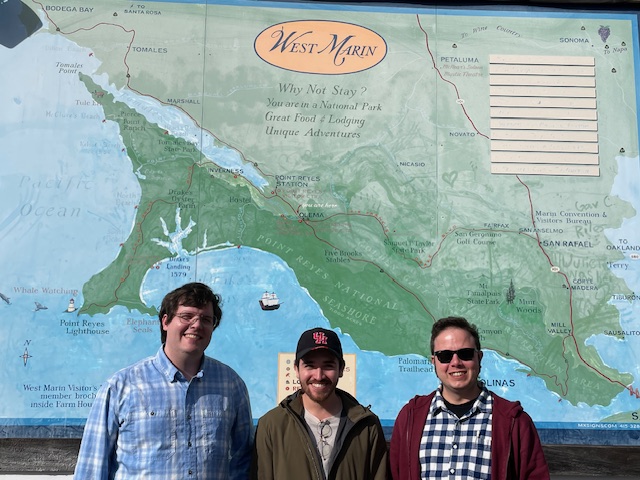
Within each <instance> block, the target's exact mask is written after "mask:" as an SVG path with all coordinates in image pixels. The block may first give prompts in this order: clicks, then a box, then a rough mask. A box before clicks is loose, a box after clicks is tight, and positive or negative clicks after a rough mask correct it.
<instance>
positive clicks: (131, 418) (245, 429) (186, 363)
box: [74, 283, 253, 480]
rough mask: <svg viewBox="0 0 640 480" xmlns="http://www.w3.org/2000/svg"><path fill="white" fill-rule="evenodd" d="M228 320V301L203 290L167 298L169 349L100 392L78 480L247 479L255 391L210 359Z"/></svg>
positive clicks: (163, 310)
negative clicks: (225, 318)
mask: <svg viewBox="0 0 640 480" xmlns="http://www.w3.org/2000/svg"><path fill="white" fill-rule="evenodd" d="M221 317H222V311H221V309H220V298H219V297H218V295H216V294H215V293H213V292H212V291H211V289H210V288H209V287H208V286H207V285H204V284H202V283H188V284H186V285H183V286H182V287H180V288H177V289H176V290H174V291H172V292H170V293H169V294H167V295H166V296H165V298H164V300H163V301H162V305H161V307H160V313H159V319H160V337H161V340H162V344H163V345H162V347H160V349H159V350H158V352H157V353H156V355H154V356H152V357H148V358H145V359H143V360H141V361H139V362H138V363H135V364H134V365H131V366H129V367H127V368H124V369H122V370H120V371H119V372H117V373H115V374H114V375H113V376H112V377H111V378H110V379H109V380H107V381H106V382H105V383H104V384H103V385H102V387H101V388H100V390H99V391H98V393H97V395H96V398H95V400H94V402H93V406H92V408H91V412H90V413H89V418H88V419H87V423H86V426H85V429H84V434H83V437H82V443H81V446H80V453H79V456H78V463H77V465H76V471H75V476H74V478H75V479H76V480H89V479H90V480H107V479H131V478H148V479H154V480H162V479H169V478H193V479H207V480H228V479H235V480H241V479H242V480H245V479H246V478H247V475H248V473H249V464H250V461H251V446H252V438H253V436H252V432H253V422H252V417H251V408H250V406H249V395H248V393H247V388H246V386H245V384H244V382H243V381H242V379H241V378H240V377H239V376H238V374H237V373H236V372H235V371H233V370H232V369H231V368H230V367H228V366H227V365H225V364H223V363H221V362H219V361H217V360H214V359H213V358H210V357H207V356H205V354H204V351H205V349H206V348H207V346H208V345H209V342H210V341H211V334H212V333H213V331H214V330H215V329H216V328H217V327H218V325H219V324H220V318H221Z"/></svg>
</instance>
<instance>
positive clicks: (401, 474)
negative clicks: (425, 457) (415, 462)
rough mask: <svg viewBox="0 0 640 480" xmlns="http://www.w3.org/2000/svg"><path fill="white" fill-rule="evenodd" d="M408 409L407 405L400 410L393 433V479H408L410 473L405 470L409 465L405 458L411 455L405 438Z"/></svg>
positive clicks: (391, 449) (391, 455)
mask: <svg viewBox="0 0 640 480" xmlns="http://www.w3.org/2000/svg"><path fill="white" fill-rule="evenodd" d="M407 410H408V408H407V407H406V406H405V407H404V408H403V409H402V410H400V413H399V414H398V417H397V418H396V421H395V423H394V425H393V432H392V433H391V444H390V446H389V462H390V465H391V478H393V480H406V479H407V478H409V476H408V475H409V473H408V472H406V471H404V469H406V468H407V467H408V464H407V460H403V459H406V458H408V457H409V452H408V451H407V448H408V445H407V442H406V440H405V439H406V436H407ZM401 466H404V468H401Z"/></svg>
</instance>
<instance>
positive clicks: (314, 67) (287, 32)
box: [254, 20, 387, 75]
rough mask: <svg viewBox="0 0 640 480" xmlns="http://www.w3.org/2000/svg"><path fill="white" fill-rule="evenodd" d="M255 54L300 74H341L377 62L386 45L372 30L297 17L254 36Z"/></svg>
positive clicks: (270, 62)
mask: <svg viewBox="0 0 640 480" xmlns="http://www.w3.org/2000/svg"><path fill="white" fill-rule="evenodd" d="M254 48H255V51H256V53H257V54H258V56H259V57H260V58H261V59H262V60H264V61H265V62H267V63H269V64H271V65H274V66H276V67H280V68H284V69H285V70H291V71H293V72H300V73H319V74H325V75H341V74H345V73H355V72H361V71H362V70H367V69H369V68H371V67H374V66H376V65H377V64H378V63H380V62H381V61H382V60H383V59H384V57H385V56H386V54H387V44H386V42H385V41H384V39H383V38H382V37H381V36H380V35H378V34H377V33H376V32H374V31H373V30H369V29H368V28H364V27H361V26H359V25H354V24H352V23H343V22H333V21H325V20H299V21H293V22H284V23H278V24H276V25H272V26H271V27H269V28H267V29H265V30H263V31H262V32H261V33H260V35H258V36H257V37H256V40H255V43H254Z"/></svg>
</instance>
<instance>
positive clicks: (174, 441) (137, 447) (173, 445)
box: [118, 409, 178, 463]
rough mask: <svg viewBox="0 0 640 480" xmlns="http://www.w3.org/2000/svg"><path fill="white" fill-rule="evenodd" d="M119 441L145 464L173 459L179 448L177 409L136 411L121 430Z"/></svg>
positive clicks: (124, 448) (127, 450) (131, 413)
mask: <svg viewBox="0 0 640 480" xmlns="http://www.w3.org/2000/svg"><path fill="white" fill-rule="evenodd" d="M118 443H119V445H120V446H122V448H123V450H125V451H126V452H129V453H130V454H132V455H133V456H134V457H135V458H137V459H138V461H140V462H142V463H146V462H153V461H154V460H166V459H168V458H171V457H172V456H173V455H175V453H176V449H177V447H178V414H177V411H176V410H173V409H156V410H153V409H136V410H133V411H132V412H130V414H129V416H128V422H127V425H126V426H125V425H123V428H121V430H120V438H119V439H118Z"/></svg>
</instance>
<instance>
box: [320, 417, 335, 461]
mask: <svg viewBox="0 0 640 480" xmlns="http://www.w3.org/2000/svg"><path fill="white" fill-rule="evenodd" d="M318 433H319V434H320V455H322V459H323V460H326V459H327V458H329V455H331V450H332V448H333V447H331V444H330V443H329V442H328V441H327V439H328V438H331V435H332V434H333V429H332V428H331V424H329V422H328V421H326V422H320V423H319V424H318Z"/></svg>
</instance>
